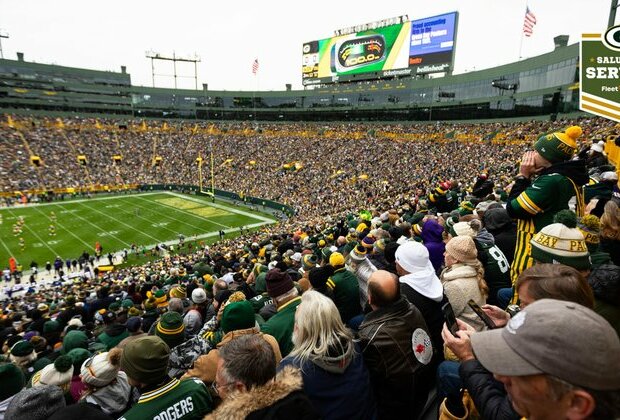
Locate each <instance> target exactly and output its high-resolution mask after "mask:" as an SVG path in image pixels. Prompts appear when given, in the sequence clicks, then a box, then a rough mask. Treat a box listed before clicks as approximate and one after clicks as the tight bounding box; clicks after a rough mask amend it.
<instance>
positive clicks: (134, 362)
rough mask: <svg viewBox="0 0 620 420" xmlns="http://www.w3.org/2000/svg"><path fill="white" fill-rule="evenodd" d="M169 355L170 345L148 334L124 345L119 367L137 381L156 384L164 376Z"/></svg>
mask: <svg viewBox="0 0 620 420" xmlns="http://www.w3.org/2000/svg"><path fill="white" fill-rule="evenodd" d="M177 315H178V314H177ZM169 357H170V347H168V345H167V344H166V343H165V342H164V341H163V340H162V339H161V338H159V337H157V336H154V335H148V336H145V337H140V338H137V339H136V340H134V341H131V342H130V343H128V344H127V345H126V346H125V349H124V350H123V355H122V356H121V369H122V370H123V371H124V372H125V373H126V374H127V376H128V377H130V378H132V379H134V380H136V381H138V382H141V383H144V384H157V383H160V382H161V381H162V379H163V378H164V377H165V376H166V373H167V370H168V359H169Z"/></svg>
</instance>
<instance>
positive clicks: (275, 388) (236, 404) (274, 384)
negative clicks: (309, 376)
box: [204, 366, 303, 420]
mask: <svg viewBox="0 0 620 420" xmlns="http://www.w3.org/2000/svg"><path fill="white" fill-rule="evenodd" d="M302 387H303V381H302V378H301V372H300V371H299V369H296V368H293V367H291V366H286V367H285V368H284V369H282V371H280V372H279V373H278V375H277V376H276V380H275V381H271V382H269V383H267V384H265V385H263V386H261V387H257V388H253V389H251V390H250V391H249V392H235V393H233V394H230V395H229V396H228V398H227V399H226V400H225V401H224V402H222V404H221V405H220V406H219V407H218V408H217V409H216V410H215V411H214V412H212V413H211V414H209V415H208V416H206V417H205V418H204V420H233V419H245V418H246V417H247V416H248V415H249V414H250V413H253V412H255V411H258V410H261V409H264V408H266V407H269V406H271V405H274V404H276V403H277V402H278V401H280V400H282V399H284V398H286V397H287V396H289V395H290V394H292V393H293V392H295V391H299V390H301V389H302Z"/></svg>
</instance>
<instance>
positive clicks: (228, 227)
mask: <svg viewBox="0 0 620 420" xmlns="http://www.w3.org/2000/svg"><path fill="white" fill-rule="evenodd" d="M135 198H138V199H140V200H143V201H146V202H147V203H149V204H157V205H158V206H162V207H168V208H169V209H173V210H176V211H178V212H181V213H185V214H187V215H188V216H192V217H194V218H196V219H199V220H201V221H203V222H209V223H213V224H216V225H220V226H222V227H224V228H226V229H230V228H231V226H226V225H222V224H220V223H217V222H214V221H212V220H210V219H207V218H206V217H202V216H199V215H197V214H194V213H190V212H188V211H186V210H183V209H178V208H176V207H173V206H170V205H168V204H164V203H160V202H158V201H149V200H147V199H144V198H142V197H135ZM136 205H137V204H136ZM137 206H138V207H140V208H144V207H142V206H139V205H137ZM158 217H167V218H169V219H172V220H175V221H177V222H179V223H183V224H184V225H188V226H191V227H192V228H195V227H196V225H194V224H192V223H188V222H184V221H183V220H180V219H177V218H175V217H172V216H167V215H165V214H159V215H158ZM177 233H178V232H177Z"/></svg>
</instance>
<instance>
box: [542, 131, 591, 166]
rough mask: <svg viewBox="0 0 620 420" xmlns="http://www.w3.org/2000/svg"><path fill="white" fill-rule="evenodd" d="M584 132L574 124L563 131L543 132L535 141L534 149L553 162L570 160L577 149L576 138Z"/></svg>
mask: <svg viewBox="0 0 620 420" xmlns="http://www.w3.org/2000/svg"><path fill="white" fill-rule="evenodd" d="M582 132H583V131H582V130H581V127H579V126H578V125H574V126H572V127H568V128H567V129H566V130H565V131H564V132H563V133H551V134H543V135H542V136H540V137H538V140H536V143H534V149H535V150H536V151H537V152H538V153H539V154H540V155H541V156H542V157H544V158H545V159H547V160H548V161H549V162H551V163H558V162H563V161H565V160H569V159H570V158H572V157H573V155H574V154H575V152H576V151H577V142H576V140H577V138H578V137H579V136H580V135H581V134H582Z"/></svg>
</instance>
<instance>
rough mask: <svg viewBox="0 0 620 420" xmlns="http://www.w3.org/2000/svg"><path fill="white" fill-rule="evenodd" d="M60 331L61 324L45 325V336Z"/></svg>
mask: <svg viewBox="0 0 620 420" xmlns="http://www.w3.org/2000/svg"><path fill="white" fill-rule="evenodd" d="M58 331H60V323H59V322H58V321H47V322H45V324H43V334H45V333H51V332H58Z"/></svg>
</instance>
